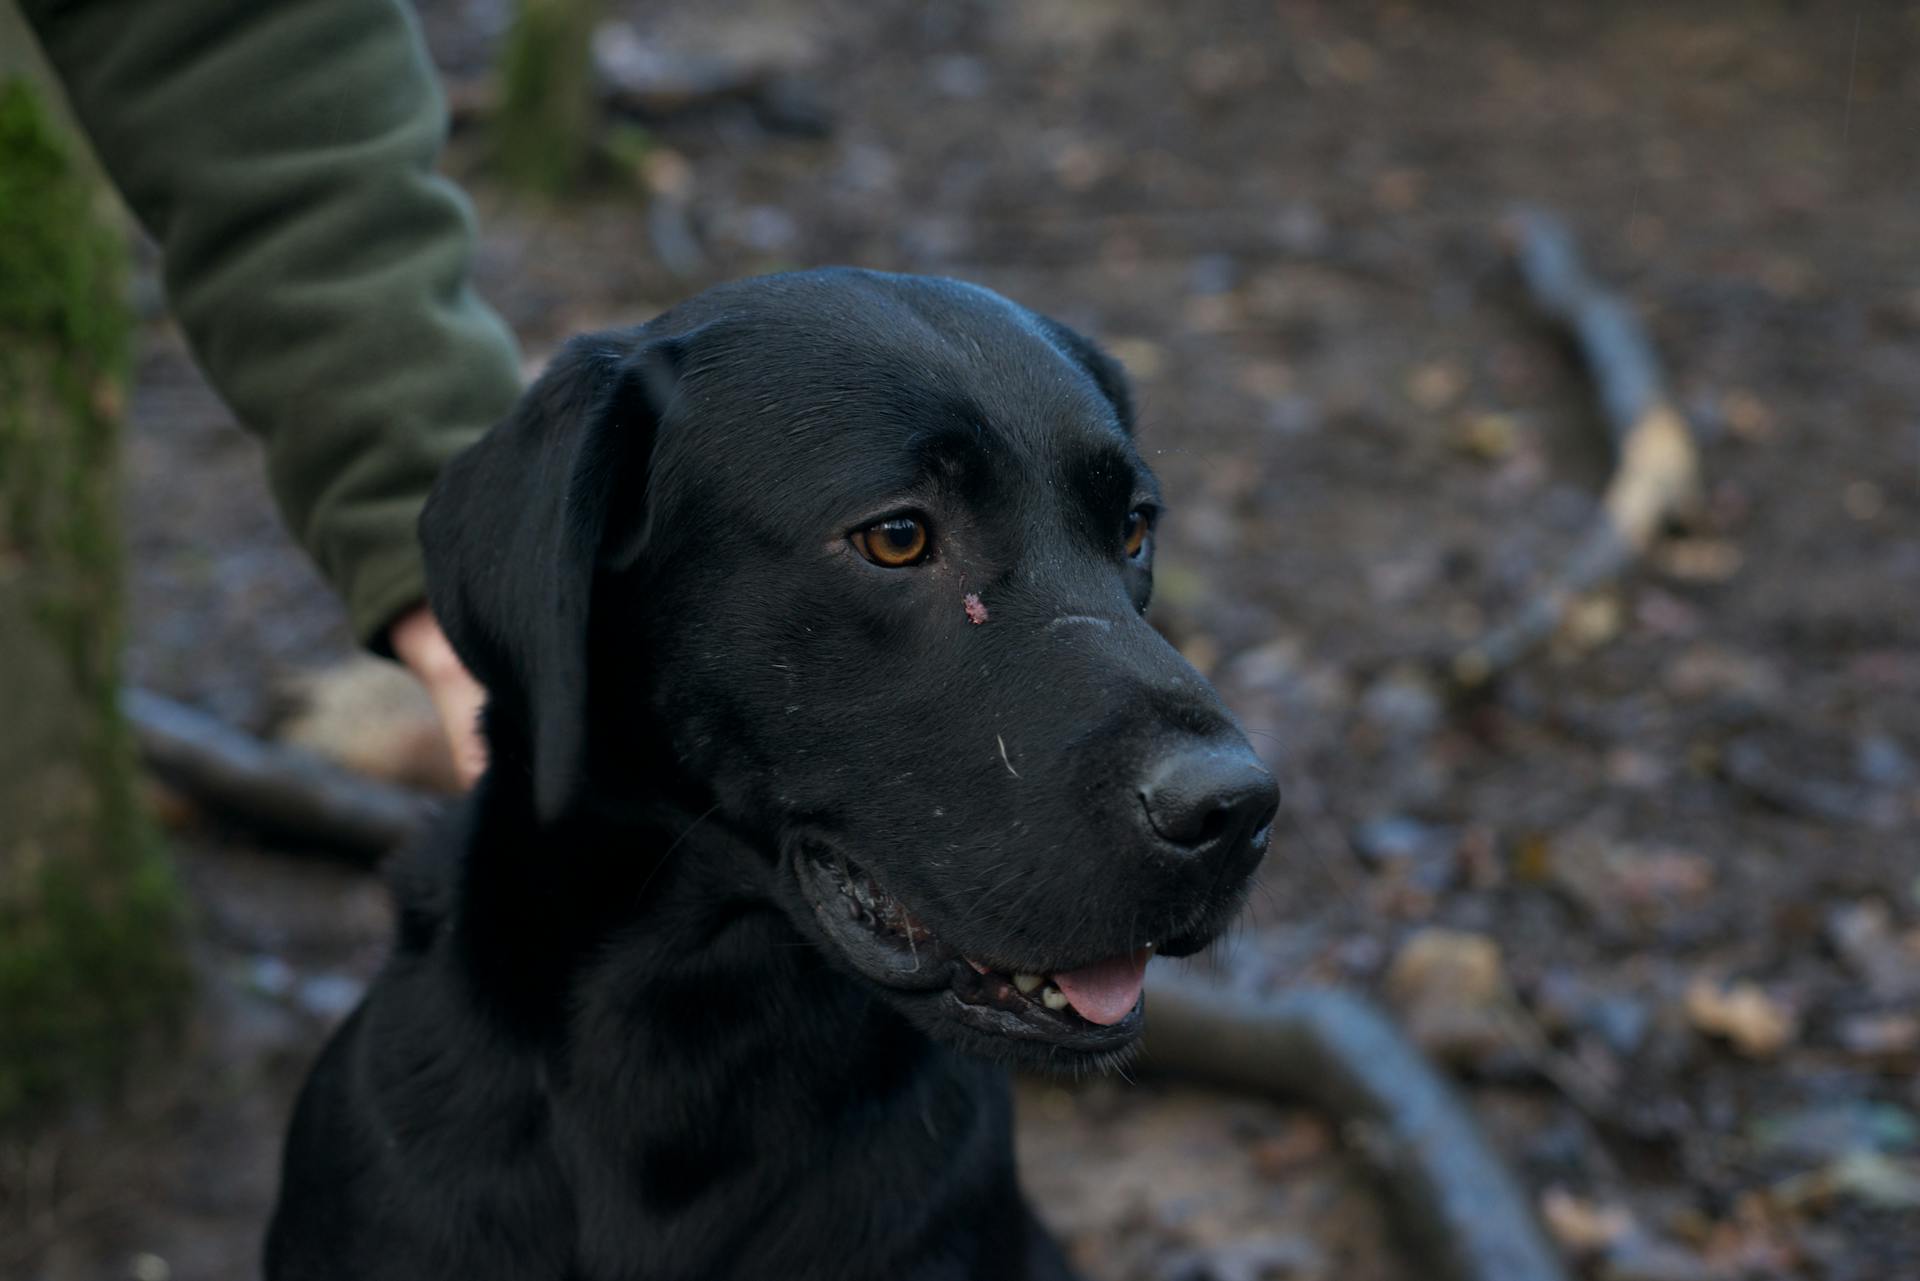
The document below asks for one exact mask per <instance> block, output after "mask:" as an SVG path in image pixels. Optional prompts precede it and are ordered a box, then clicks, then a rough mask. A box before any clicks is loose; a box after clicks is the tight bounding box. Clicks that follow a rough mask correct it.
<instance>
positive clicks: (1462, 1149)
mask: <svg viewBox="0 0 1920 1281" xmlns="http://www.w3.org/2000/svg"><path fill="white" fill-rule="evenodd" d="M1150 975H1151V977H1150V980H1149V982H1148V998H1147V1000H1148V1005H1147V1018H1148V1031H1147V1056H1146V1067H1147V1069H1148V1070H1149V1071H1155V1072H1166V1073H1170V1074H1173V1075H1178V1076H1181V1077H1185V1078H1188V1079H1191V1080H1196V1081H1202V1082H1205V1083H1208V1084H1211V1085H1220V1086H1226V1087H1229V1088H1232V1089H1237V1090H1247V1091H1253V1092H1257V1093H1262V1094H1268V1095H1277V1096H1279V1097H1282V1098H1286V1099H1293V1100H1299V1101H1301V1102H1305V1103H1310V1104H1312V1105H1314V1106H1316V1107H1319V1108H1321V1109H1322V1110H1324V1111H1326V1112H1327V1113H1329V1114H1330V1115H1332V1116H1334V1117H1335V1118H1337V1119H1338V1120H1339V1121H1341V1122H1342V1123H1343V1128H1344V1129H1345V1130H1346V1131H1347V1132H1348V1134H1349V1135H1350V1136H1351V1137H1354V1138H1356V1139H1357V1141H1358V1146H1359V1147H1360V1148H1361V1150H1362V1151H1363V1152H1364V1153H1365V1155H1366V1156H1367V1158H1368V1159H1369V1160H1370V1161H1371V1162H1372V1163H1373V1165H1374V1166H1375V1168H1376V1169H1377V1170H1378V1172H1379V1173H1380V1176H1381V1178H1382V1180H1383V1182H1384V1183H1385V1185H1386V1187H1387V1189H1388V1191H1389V1192H1390V1194H1391V1196H1392V1199H1393V1201H1394V1203H1395V1205H1396V1206H1397V1208H1398V1211H1399V1215H1400V1218H1401V1221H1402V1222H1403V1223H1404V1224H1405V1226H1406V1228H1407V1230H1408V1233H1409V1235H1410V1236H1411V1237H1412V1238H1413V1242H1414V1244H1415V1246H1416V1248H1417V1249H1419V1250H1420V1251H1421V1257H1422V1258H1423V1259H1424V1260H1426V1261H1428V1262H1429V1264H1430V1266H1431V1268H1432V1271H1431V1272H1427V1273H1423V1274H1422V1275H1431V1276H1434V1277H1436V1278H1443V1279H1444V1281H1565V1278H1566V1275H1567V1274H1566V1272H1565V1270H1564V1269H1563V1268H1562V1266H1561V1264H1560V1261H1559V1258H1558V1256H1557V1255H1556V1254H1555V1253H1554V1251H1553V1249H1552V1247H1551V1246H1549V1245H1548V1243H1547V1239H1546V1237H1545V1236H1544V1234H1543V1233H1542V1232H1541V1229H1540V1226H1539V1224H1538V1222H1537V1221H1536V1220H1535V1218H1534V1215H1533V1211H1532V1208H1531V1207H1530V1205H1529V1204H1528V1201H1527V1198H1526V1195H1525V1194H1524V1193H1523V1192H1522V1191H1521V1189H1520V1188H1519V1186H1518V1185H1517V1184H1516V1183H1515V1182H1514V1180H1513V1177H1512V1176H1511V1175H1510V1174H1509V1173H1508V1172H1507V1169H1506V1167H1505V1165H1503V1164H1502V1163H1501V1161H1500V1159H1499V1157H1498V1156H1496V1155H1495V1154H1494V1152H1493V1150H1492V1149H1491V1148H1490V1147H1489V1146H1488V1145H1487V1141H1486V1139H1485V1138H1484V1137H1483V1136H1482V1135H1481V1133H1480V1130H1479V1127H1478V1126H1476V1125H1475V1124H1474V1121H1473V1118H1472V1116H1471V1115H1470V1114H1469V1113H1468V1111H1467V1109H1466V1107H1465V1105H1463V1104H1462V1103H1461V1102H1460V1100H1459V1099H1458V1098H1457V1097H1455V1095H1454V1093H1453V1091H1452V1089H1450V1088H1449V1087H1448V1085H1447V1083H1446V1082H1445V1081H1444V1080H1443V1079H1442V1078H1441V1077H1440V1075H1439V1073H1438V1072H1436V1071H1435V1070H1434V1069H1433V1067H1432V1066H1431V1065H1430V1064H1429V1063H1428V1062H1427V1061H1426V1059H1425V1058H1424V1057H1422V1056H1421V1054H1420V1052H1419V1051H1418V1050H1416V1049H1414V1048H1413V1046H1412V1045H1411V1044H1409V1043H1408V1041H1407V1040H1406V1038H1405V1037H1403V1036H1402V1035H1401V1034H1400V1033H1399V1032H1398V1031H1397V1030H1396V1029H1395V1028H1394V1026H1393V1024H1392V1023H1391V1022H1390V1021H1389V1020H1388V1018H1387V1017H1386V1015H1384V1014H1383V1013H1381V1012H1380V1011H1379V1010H1378V1009H1377V1008H1375V1007H1374V1006H1373V1005H1372V1004H1370V1003H1368V1002H1367V1001H1365V1000H1363V999H1362V998H1360V997H1358V996H1355V995H1352V994H1350V993H1345V992H1340V991H1336V990H1332V989H1307V990H1300V991H1293V992H1285V993H1280V994H1277V995H1274V996H1250V995H1246V994H1244V993H1236V992H1232V991H1228V990H1225V989H1222V988H1220V987H1218V986H1216V985H1214V984H1211V983H1208V982H1206V981H1205V980H1203V979H1200V978H1198V977H1197V976H1194V975H1192V974H1188V973H1184V972H1181V971H1178V970H1175V969H1173V968H1172V967H1170V966H1164V965H1162V966H1156V967H1154V969H1153V970H1151V971H1150Z"/></svg>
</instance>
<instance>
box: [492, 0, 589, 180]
mask: <svg viewBox="0 0 1920 1281" xmlns="http://www.w3.org/2000/svg"><path fill="white" fill-rule="evenodd" d="M601 8H602V0H520V3H519V11H518V13H517V15H516V17H515V19H514V23H513V30H512V31H511V32H510V33H509V34H508V36H507V46H506V49H505V51H504V52H503V53H502V55H501V75H502V77H503V79H504V80H505V89H504V92H503V94H502V101H501V104H500V116H499V119H498V120H497V121H496V122H495V126H494V127H495V130H496V133H495V159H496V161H497V163H498V165H499V168H500V171H501V173H502V175H503V176H504V177H505V178H506V179H507V180H508V181H509V182H512V183H514V184H515V185H517V186H520V187H523V188H526V189H528V190H532V191H537V192H540V193H542V194H544V195H548V196H561V195H565V194H567V193H568V192H569V191H571V190H573V189H574V188H575V187H577V186H578V185H579V184H580V182H581V180H582V179H583V178H584V177H585V176H586V170H587V164H588V161H589V160H590V159H591V158H592V156H593V149H594V134H595V127H596V120H597V110H596V106H595V102H594V91H593V29H594V27H595V25H596V24H597V23H598V22H599V20H600V12H601Z"/></svg>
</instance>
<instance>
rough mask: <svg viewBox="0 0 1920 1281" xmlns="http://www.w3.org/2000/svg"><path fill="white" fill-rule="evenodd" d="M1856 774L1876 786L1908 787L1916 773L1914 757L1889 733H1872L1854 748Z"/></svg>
mask: <svg viewBox="0 0 1920 1281" xmlns="http://www.w3.org/2000/svg"><path fill="white" fill-rule="evenodd" d="M1853 768H1854V772H1855V773H1857V774H1858V775H1859V776H1860V781H1861V782H1863V783H1871V784H1872V785H1873V786H1875V787H1905V786H1907V785H1908V784H1910V783H1912V782H1913V780H1914V776H1915V774H1916V773H1920V771H1917V770H1916V769H1915V768H1914V764H1913V757H1911V756H1909V755H1908V754H1907V751H1906V749H1905V748H1903V747H1901V746H1900V744H1899V743H1897V742H1895V741H1894V740H1893V739H1891V738H1889V737H1887V736H1886V735H1885V734H1869V735H1868V736H1867V737H1865V738H1863V739H1861V740H1860V743H1859V745H1858V746H1857V747H1856V748H1855V749H1854V764H1853Z"/></svg>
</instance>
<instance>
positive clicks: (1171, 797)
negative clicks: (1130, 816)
mask: <svg viewBox="0 0 1920 1281" xmlns="http://www.w3.org/2000/svg"><path fill="white" fill-rule="evenodd" d="M1140 801H1141V805H1142V807H1143V808H1144V809H1145V810H1146V815H1147V822H1148V824H1149V825H1150V826H1151V827H1152V828H1153V830H1154V833H1155V834H1156V835H1157V836H1159V837H1160V839H1161V840H1163V841H1166V842H1167V843H1168V844H1171V845H1177V846H1180V847H1182V848H1185V849H1190V850H1194V851H1199V850H1203V849H1208V848H1212V847H1215V846H1218V845H1222V844H1224V843H1227V842H1231V841H1234V840H1236V839H1237V838H1240V837H1245V836H1250V835H1251V834H1252V833H1253V831H1254V830H1255V829H1256V828H1258V827H1261V826H1263V825H1265V824H1267V823H1270V822H1271V821H1272V819H1273V811H1274V809H1275V806H1276V804H1277V800H1276V793H1275V789H1274V784H1273V776H1272V775H1270V774H1268V773H1267V772H1266V770H1264V769H1262V768H1261V767H1260V763H1259V761H1257V760H1256V759H1255V758H1254V756H1253V753H1252V752H1250V751H1248V750H1246V749H1245V748H1243V747H1236V748H1230V749H1223V748H1220V747H1217V746H1211V745H1209V746H1192V747H1186V748H1182V749H1180V750H1178V751H1175V752H1171V753H1169V754H1167V755H1166V756H1163V757H1161V758H1160V759H1159V760H1158V761H1156V762H1155V763H1154V764H1153V766H1152V767H1151V768H1150V769H1149V770H1148V771H1147V777H1146V779H1145V781H1144V782H1143V783H1142V784H1141V787H1140Z"/></svg>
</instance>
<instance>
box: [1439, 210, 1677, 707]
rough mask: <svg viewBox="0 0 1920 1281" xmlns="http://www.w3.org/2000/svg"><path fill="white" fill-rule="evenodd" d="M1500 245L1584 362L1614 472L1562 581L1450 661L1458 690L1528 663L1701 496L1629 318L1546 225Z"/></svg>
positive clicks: (1532, 215)
mask: <svg viewBox="0 0 1920 1281" xmlns="http://www.w3.org/2000/svg"><path fill="white" fill-rule="evenodd" d="M1508 235H1509V237H1510V238H1511V240H1512V243H1513V252H1514V257H1515V260H1516V262H1517V263H1518V265H1519V268H1520V274H1521V277H1522V279H1523V280H1524V281H1525V283H1526V287H1527V291H1528V293H1529V294H1530V295H1531V296H1532V298H1533V301H1534V304H1535V305H1536V306H1538V307H1539V308H1540V310H1541V311H1542V312H1544V313H1545V314H1546V315H1547V316H1548V317H1549V318H1551V319H1552V320H1554V321H1555V322H1557V323H1558V324H1560V325H1561V326H1562V327H1564V328H1565V329H1566V330H1567V332H1568V333H1569V334H1570V335H1571V336H1572V337H1573V340H1574V342H1575V344H1576V345H1577V346H1578V347H1579V349H1580V354H1581V357H1582V358H1583V359H1584V360H1585V362H1586V366H1587V370H1588V373H1589V374H1590V375H1591V377H1592V379H1593V383H1594V388H1595V390H1596V391H1597V392H1598V393H1599V398H1600V408H1601V411H1602V413H1603V415H1604V416H1605V418H1606V421H1607V428H1608V433H1609V435H1610V437H1611V438H1612V441H1613V447H1614V468H1613V475H1612V477H1611V479H1610V480H1609V481H1608V483H1607V490H1606V494H1605V496H1604V497H1603V498H1602V500H1601V504H1600V508H1601V510H1600V518H1599V520H1598V521H1596V522H1595V524H1594V525H1593V527H1592V528H1590V529H1589V530H1588V531H1587V533H1586V534H1585V536H1584V537H1583V538H1582V539H1581V541H1580V545H1579V546H1578V547H1576V548H1575V549H1574V552H1573V555H1572V556H1571V557H1570V558H1569V559H1568V561H1567V564H1566V565H1565V566H1564V567H1563V569H1562V570H1561V572H1560V574H1559V575H1558V576H1557V577H1556V578H1555V579H1554V580H1553V581H1552V582H1550V583H1548V584H1547V585H1546V587H1545V588H1543V589H1542V590H1541V591H1540V592H1539V593H1538V594H1537V595H1535V596H1534V597H1533V598H1532V599H1530V600H1528V601H1527V602H1526V603H1525V604H1524V605H1522V606H1521V607H1520V608H1519V609H1518V610H1517V611H1515V613H1514V615H1513V616H1512V617H1511V618H1509V619H1508V620H1507V621H1506V622H1504V623H1502V624H1501V625H1499V626H1497V627H1495V628H1493V629H1492V630H1491V631H1489V632H1487V633H1486V634H1485V635H1484V636H1482V637H1481V638H1480V639H1479V640H1477V641H1475V642H1474V643H1473V644H1471V645H1469V646H1467V647H1466V648H1465V649H1463V650H1461V651H1460V652H1459V653H1458V654H1456V655H1455V656H1454V658H1453V662H1452V675H1453V679H1454V681H1455V682H1456V683H1457V684H1458V685H1459V686H1461V687H1462V688H1465V689H1474V688H1477V687H1480V686H1483V685H1485V684H1487V683H1488V682H1489V681H1491V680H1493V679H1494V678H1495V677H1497V676H1499V675H1500V674H1501V673H1502V672H1504V671H1506V670H1507V669H1508V668H1510V667H1512V666H1513V665H1514V664H1516V663H1518V662H1519V661H1521V660H1522V659H1524V658H1525V657H1526V656H1527V655H1529V654H1531V653H1532V652H1533V651H1534V650H1535V649H1536V648H1538V647H1539V646H1540V645H1541V644H1542V643H1543V642H1544V641H1546V640H1547V638H1548V637H1550V636H1552V635H1553V633H1554V632H1555V631H1556V630H1557V629H1558V628H1559V626H1560V624H1561V622H1562V621H1563V620H1564V619H1565V618H1566V616H1567V611H1568V610H1569V609H1570V608H1571V607H1572V606H1573V603H1574V602H1575V601H1576V600H1578V599H1579V598H1580V597H1581V596H1582V595H1584V594H1586V593H1588V592H1591V591H1593V590H1594V589H1596V588H1598V587H1601V586H1604V585H1605V584H1607V583H1609V582H1611V581H1613V580H1614V579H1616V578H1618V577H1619V576H1620V575H1621V573H1622V572H1624V571H1625V570H1626V568H1627V567H1628V566H1629V565H1631V564H1632V563H1633V562H1634V561H1635V560H1636V559H1638V558H1639V557H1640V556H1642V555H1644V554H1645V553H1646V551H1647V549H1648V548H1649V547H1651V546H1652V545H1653V542H1654V540H1655V539H1656V538H1657V537H1658V536H1659V534H1660V530H1661V527H1662V526H1663V525H1665V524H1666V523H1667V522H1668V521H1669V520H1671V519H1673V518H1674V517H1675V516H1677V515H1679V514H1680V513H1681V512H1682V511H1684V510H1685V509H1686V508H1687V507H1688V506H1689V505H1690V504H1692V503H1693V502H1694V501H1695V499H1696V497H1697V495H1698V493H1699V488H1700V461H1699V455H1698V452H1697V451H1696V450H1695V448H1694V443H1693V437H1692V434H1691V433H1690V432H1689V431H1688V429H1687V422H1686V419H1685V418H1684V417H1683V416H1682V415H1681V413H1680V411H1679V409H1678V408H1676V407H1675V405H1674V403H1673V399H1672V397H1671V395H1670V394H1669V393H1668V392H1667V390H1666V386H1665V382H1664V380H1663V379H1662V377H1661V374H1660V363H1659V360H1658V358H1657V357H1656V356H1655V355H1654V350H1653V343H1652V341H1651V340H1650V339H1649V338H1648V337H1647V334H1646V331H1645V329H1644V328H1643V327H1642V326H1641V324H1640V322H1639V320H1638V319H1637V318H1636V317H1635V316H1634V314H1633V310H1632V308H1630V307H1629V306H1628V305H1627V304H1626V303H1625V302H1624V301H1622V300H1621V299H1620V298H1618V297H1616V296H1615V295H1614V294H1612V293H1609V292H1608V291H1607V290H1606V289H1605V288H1604V287H1603V286H1601V285H1600V284H1599V283H1598V282H1596V281H1595V280H1594V279H1593V278H1592V277H1591V276H1589V275H1588V274H1587V270H1586V267H1585V266H1584V265H1583V264H1582V263H1581V261H1580V255H1579V251H1578V250H1577V249H1576V248H1575V246H1574V243H1573V234H1572V233H1571V232H1570V231H1568V230H1567V228H1566V226H1565V224H1563V223H1562V222H1561V221H1560V220H1559V219H1558V218H1556V217H1554V216H1553V215H1551V214H1548V213H1544V212H1541V211H1539V210H1522V211H1520V212H1518V213H1516V214H1514V215H1513V218H1512V221H1511V223H1510V225H1509V227H1508Z"/></svg>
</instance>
